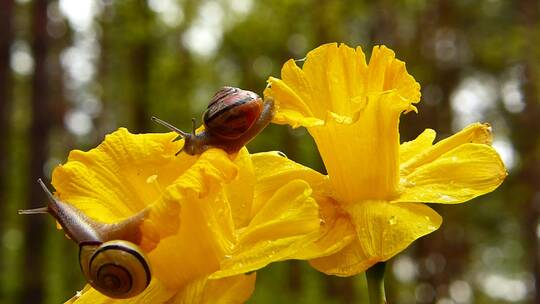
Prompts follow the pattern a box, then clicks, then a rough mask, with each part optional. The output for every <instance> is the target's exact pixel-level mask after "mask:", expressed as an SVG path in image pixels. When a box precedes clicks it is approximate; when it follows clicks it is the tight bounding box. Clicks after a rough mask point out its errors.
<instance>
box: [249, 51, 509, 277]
mask: <svg viewBox="0 0 540 304" xmlns="http://www.w3.org/2000/svg"><path fill="white" fill-rule="evenodd" d="M269 84H270V85H269V87H268V88H267V90H266V91H265V95H266V96H267V97H273V98H274V99H275V102H276V109H277V113H276V116H275V119H274V122H275V123H279V124H289V125H291V126H292V127H295V128H296V127H299V126H303V127H306V128H307V130H308V131H309V133H310V134H311V136H312V137H313V138H314V139H315V142H316V144H317V147H318V150H319V152H320V154H321V157H322V159H323V161H324V164H325V167H326V170H327V171H328V176H322V175H321V176H320V177H318V182H319V183H320V185H317V186H315V185H312V187H313V189H314V190H315V196H316V197H317V200H318V201H319V202H320V206H321V212H322V217H323V218H324V220H325V222H326V224H327V226H328V225H329V226H331V227H326V228H325V229H324V231H325V233H326V234H324V235H325V236H326V240H325V242H328V241H329V239H330V238H331V237H332V238H334V239H333V241H334V244H335V248H334V250H333V251H334V252H333V253H332V254H330V255H329V256H326V257H322V258H318V259H314V260H312V261H311V264H312V265H313V266H314V267H316V268H317V269H319V270H320V271H323V272H325V273H328V274H335V275H341V276H349V275H353V274H356V273H359V272H362V271H364V270H366V269H367V268H369V267H370V266H372V265H373V264H375V263H377V262H380V261H386V260H388V259H390V258H391V257H393V256H394V255H396V254H397V253H399V252H400V251H402V250H403V249H405V248H406V247H407V246H408V245H409V244H411V243H412V242H413V241H414V240H415V239H417V238H419V237H421V236H423V235H426V234H428V233H431V232H433V231H435V230H436V229H438V227H439V226H440V225H441V222H442V219H441V217H440V216H439V215H438V214H437V213H436V212H435V211H434V210H432V209H431V208H429V207H428V206H426V205H424V204H422V203H424V202H429V203H442V204H456V203H462V202H465V201H467V200H470V199H472V198H474V197H476V196H479V195H482V194H485V193H488V192H490V191H493V190H494V189H495V188H496V187H497V186H499V185H500V184H501V183H502V181H503V180H504V178H505V177H506V171H505V168H504V165H503V163H502V162H501V159H500V157H499V155H498V154H497V152H496V151H495V150H494V149H493V148H492V147H491V146H490V143H491V128H490V126H489V125H487V124H479V123H476V124H472V125H470V126H468V127H467V128H465V129H464V130H462V131H461V132H459V133H457V134H455V135H453V136H451V137H449V138H447V139H445V140H442V141H440V142H438V143H436V144H433V140H434V138H435V131H433V130H430V129H427V130H425V131H424V132H423V133H422V134H420V135H419V136H418V137H417V138H416V139H415V140H413V141H410V142H406V143H403V144H401V145H400V138H399V129H398V127H399V118H400V116H401V114H402V113H407V112H410V111H415V112H416V111H417V110H416V107H415V106H414V104H415V103H418V102H419V100H420V85H419V84H418V83H417V82H416V81H415V80H414V78H413V77H412V76H411V75H409V74H408V73H407V70H406V68H405V63H404V62H402V61H399V60H397V59H396V58H395V55H394V52H393V51H392V50H390V49H388V48H386V47H385V46H376V47H374V48H373V51H372V53H371V59H370V60H369V64H367V63H366V60H365V55H364V53H363V52H362V50H361V48H360V47H358V48H356V49H353V48H350V47H348V46H346V45H343V44H341V45H339V46H338V45H337V44H335V43H332V44H326V45H323V46H320V47H318V48H316V49H315V50H312V51H311V52H309V53H308V55H307V57H306V60H305V62H304V63H303V66H302V68H300V67H298V66H297V65H296V63H295V61H294V60H292V59H291V60H289V61H287V62H286V63H285V64H284V66H283V69H282V71H281V79H277V78H273V77H271V78H270V79H269ZM254 161H255V164H256V167H257V166H258V165H260V166H263V167H264V163H267V162H272V161H274V162H277V161H279V162H281V164H280V167H279V168H278V167H274V168H268V167H266V170H267V173H266V174H265V176H266V178H267V179H269V180H277V179H283V178H285V179H286V178H287V177H291V176H294V178H301V177H302V176H304V175H305V174H306V172H309V176H310V179H313V176H315V175H316V174H317V173H315V172H312V171H310V170H309V169H307V168H304V167H301V166H300V165H292V164H291V163H290V162H288V161H286V160H283V159H281V160H279V159H277V158H276V157H275V156H274V155H269V154H261V155H258V156H257V157H256V159H255V160H254ZM324 178H326V181H324ZM329 251H331V250H329V248H327V247H325V251H324V252H322V254H321V256H322V255H324V254H328V252H329Z"/></svg>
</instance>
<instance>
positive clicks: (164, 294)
mask: <svg viewBox="0 0 540 304" xmlns="http://www.w3.org/2000/svg"><path fill="white" fill-rule="evenodd" d="M174 293H175V291H174V290H170V289H167V288H166V287H165V286H164V285H163V284H162V283H161V282H160V281H159V280H157V279H152V281H151V282H150V285H148V287H146V289H145V290H144V291H143V292H142V293H140V294H139V295H137V296H135V297H133V298H129V299H112V298H109V297H107V296H104V295H103V294H101V293H100V292H98V291H97V290H95V289H94V288H92V287H91V286H90V285H86V286H85V287H84V289H83V290H81V291H80V292H79V293H78V294H77V295H76V296H74V297H73V298H71V299H69V300H68V301H67V302H65V303H66V304H130V303H131V304H138V303H165V302H166V301H167V300H169V299H170V298H171V297H172V296H173V295H174Z"/></svg>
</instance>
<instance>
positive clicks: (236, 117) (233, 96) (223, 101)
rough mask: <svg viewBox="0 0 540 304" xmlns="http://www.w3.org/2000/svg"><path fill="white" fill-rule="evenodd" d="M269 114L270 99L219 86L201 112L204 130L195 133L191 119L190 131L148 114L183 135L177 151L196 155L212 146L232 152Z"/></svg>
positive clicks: (256, 131) (259, 128)
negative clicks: (219, 88) (204, 109)
mask: <svg viewBox="0 0 540 304" xmlns="http://www.w3.org/2000/svg"><path fill="white" fill-rule="evenodd" d="M273 116H274V101H273V100H272V99H265V100H264V101H263V100H262V98H261V97H259V95H257V94H255V93H253V92H251V91H246V90H241V89H239V88H233V87H223V88H222V89H221V90H219V91H218V92H217V93H216V95H214V97H213V98H212V100H211V101H210V104H209V105H208V108H207V110H206V112H204V115H203V123H204V130H203V131H201V132H199V133H196V131H195V120H193V130H192V132H191V133H187V132H184V131H182V130H180V129H178V128H176V127H174V126H173V125H171V124H170V123H168V122H165V121H163V120H161V119H159V118H156V117H152V120H154V121H156V122H157V123H160V124H162V125H164V126H166V127H167V128H169V129H171V130H172V131H174V132H176V133H178V134H179V137H180V138H184V147H183V148H182V150H180V151H178V153H180V152H182V151H185V152H186V153H187V154H189V155H197V154H201V153H203V152H204V151H206V150H208V149H209V148H211V147H214V148H221V149H223V150H225V151H226V152H227V153H229V154H232V153H236V152H238V150H240V149H241V148H242V147H243V146H245V145H246V144H247V143H248V142H249V141H250V140H252V139H253V138H254V137H255V136H256V135H257V134H259V132H261V131H262V130H263V129H264V128H265V127H266V126H267V125H268V124H269V123H270V121H271V120H272V118H273ZM178 153H177V154H178Z"/></svg>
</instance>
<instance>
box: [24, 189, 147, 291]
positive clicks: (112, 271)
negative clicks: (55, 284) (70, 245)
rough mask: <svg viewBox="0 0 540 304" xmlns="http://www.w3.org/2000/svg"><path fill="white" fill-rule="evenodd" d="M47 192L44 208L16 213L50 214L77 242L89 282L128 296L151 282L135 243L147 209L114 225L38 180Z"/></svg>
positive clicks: (137, 241) (102, 288) (139, 239)
mask: <svg viewBox="0 0 540 304" xmlns="http://www.w3.org/2000/svg"><path fill="white" fill-rule="evenodd" d="M38 182H39V184H40V185H41V187H42V188H43V190H44V191H45V193H46V194H47V196H48V198H49V203H48V204H47V206H46V207H43V208H37V209H30V210H19V214H39V213H49V214H50V215H52V216H53V217H54V218H55V219H56V220H57V221H58V223H59V224H60V225H61V226H62V228H63V229H64V231H65V233H66V234H67V236H68V237H69V238H70V239H72V240H73V241H75V242H76V243H77V244H78V245H79V263H80V265H81V270H82V272H83V274H84V276H85V278H86V280H87V281H88V283H89V284H90V285H91V286H92V287H94V288H95V289H96V290H98V291H99V292H101V293H102V294H104V295H106V296H108V297H111V298H118V299H124V298H131V297H134V296H136V295H138V294H139V293H141V292H142V291H143V290H144V289H146V287H147V286H148V284H150V279H151V274H150V266H149V264H148V261H147V258H146V256H145V254H144V253H143V251H142V250H141V249H139V247H138V246H137V245H136V244H139V243H140V241H141V238H142V235H141V231H140V225H141V224H142V222H143V221H144V219H145V217H146V214H147V210H146V209H144V210H142V211H141V212H139V213H137V214H135V215H134V216H132V217H129V218H127V219H125V220H123V221H122V222H119V223H116V224H105V223H100V222H97V221H95V220H93V219H91V218H89V217H88V216H86V215H85V214H84V213H82V212H81V211H80V210H79V209H77V208H76V207H74V206H73V205H70V204H67V203H65V202H63V201H61V200H59V199H57V198H56V197H55V196H54V195H53V194H52V193H51V192H50V191H49V189H48V188H47V186H45V184H44V183H43V181H42V180H41V179H38Z"/></svg>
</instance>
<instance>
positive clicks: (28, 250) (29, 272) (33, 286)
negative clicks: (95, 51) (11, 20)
mask: <svg viewBox="0 0 540 304" xmlns="http://www.w3.org/2000/svg"><path fill="white" fill-rule="evenodd" d="M47 4H48V1H47V0H36V1H34V4H33V24H32V33H33V34H34V37H33V42H32V54H33V57H34V67H35V68H34V75H33V78H32V97H31V111H32V120H31V123H30V130H29V133H30V134H29V139H30V141H29V143H28V147H29V151H30V154H29V155H30V159H29V166H30V167H29V173H30V174H29V181H28V189H29V192H28V193H29V195H28V203H27V207H28V208H38V207H42V206H43V204H44V200H45V196H44V195H43V192H42V190H41V189H40V188H39V187H38V185H37V184H36V180H37V179H38V178H39V177H42V175H43V165H44V164H45V162H46V160H47V153H48V151H47V150H48V149H47V146H48V135H49V119H48V118H49V109H50V107H49V100H48V93H49V88H48V83H47V78H48V75H47V74H48V73H47V54H48V47H49V46H48V36H47V31H46V26H47ZM25 220H26V225H25V227H24V230H25V232H24V235H25V236H26V239H25V247H24V248H25V256H24V266H23V273H24V276H23V277H24V279H23V290H22V291H21V292H22V295H21V300H20V301H19V303H42V302H43V300H44V295H45V293H44V287H45V282H44V271H43V270H44V267H43V264H44V263H43V261H42V257H43V252H44V248H43V244H44V237H45V234H44V220H45V218H44V217H32V218H29V217H25Z"/></svg>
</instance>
